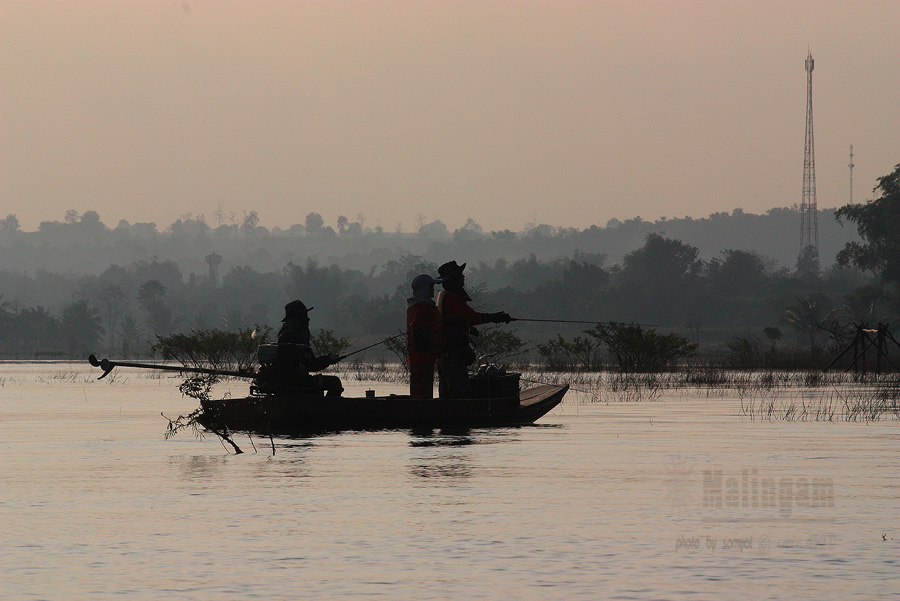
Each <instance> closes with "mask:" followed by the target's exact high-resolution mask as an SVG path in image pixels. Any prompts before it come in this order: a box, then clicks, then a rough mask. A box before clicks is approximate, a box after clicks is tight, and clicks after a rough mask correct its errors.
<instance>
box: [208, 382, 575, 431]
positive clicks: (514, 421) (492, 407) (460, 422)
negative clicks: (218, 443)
mask: <svg viewBox="0 0 900 601" xmlns="http://www.w3.org/2000/svg"><path fill="white" fill-rule="evenodd" d="M568 389H569V387H568V386H550V385H544V386H537V387H534V388H529V389H526V390H523V391H522V392H521V393H520V394H519V396H518V397H507V398H478V399H413V398H410V397H408V396H387V397H363V398H359V397H337V398H330V397H323V396H317V395H304V394H291V395H259V396H248V397H244V398H239V399H217V400H207V401H202V403H201V405H202V412H201V413H200V415H199V416H198V417H197V421H198V422H199V423H200V424H201V425H203V426H204V427H206V428H207V429H209V430H212V431H219V432H221V431H235V432H255V433H259V434H266V435H269V434H273V435H274V434H278V435H303V434H308V433H316V432H327V431H342V430H387V429H407V428H482V427H502V426H522V425H528V424H532V423H534V422H535V420H537V419H538V418H540V417H542V416H543V415H545V414H546V413H547V412H549V411H550V410H551V409H553V408H554V407H556V406H557V405H558V404H559V403H560V402H561V401H562V399H563V396H564V395H565V394H566V392H567V391H568Z"/></svg>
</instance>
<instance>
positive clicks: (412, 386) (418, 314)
mask: <svg viewBox="0 0 900 601" xmlns="http://www.w3.org/2000/svg"><path fill="white" fill-rule="evenodd" d="M440 283H441V280H439V279H435V278H433V277H431V276H430V275H428V274H427V273H421V274H419V275H417V276H416V277H415V278H413V281H412V296H411V297H409V298H408V299H406V360H407V362H408V363H409V396H411V397H413V398H418V399H433V398H434V364H435V362H436V361H437V358H438V354H439V353H440V351H441V347H442V341H443V337H444V332H443V329H444V328H443V322H442V320H441V313H440V311H438V308H437V305H436V304H435V302H434V285H435V284H440Z"/></svg>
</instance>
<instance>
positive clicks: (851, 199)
mask: <svg viewBox="0 0 900 601" xmlns="http://www.w3.org/2000/svg"><path fill="white" fill-rule="evenodd" d="M848 167H850V204H853V167H854V165H853V144H851V145H850V165H848Z"/></svg>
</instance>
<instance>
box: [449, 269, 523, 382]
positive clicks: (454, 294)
mask: <svg viewBox="0 0 900 601" xmlns="http://www.w3.org/2000/svg"><path fill="white" fill-rule="evenodd" d="M465 268H466V264H465V263H463V264H462V265H458V264H457V263H456V261H450V262H449V263H444V264H443V265H441V266H440V268H438V273H439V274H440V276H441V283H442V285H443V287H444V289H443V290H441V291H440V292H439V293H438V297H437V306H438V310H439V311H440V313H441V317H442V318H443V320H444V352H443V353H442V354H441V355H440V357H439V358H438V375H439V377H440V383H439V394H440V396H441V398H453V399H461V398H469V397H471V396H472V384H471V383H470V382H469V370H468V367H469V365H471V364H472V363H474V362H475V358H476V357H475V351H474V349H473V348H472V339H471V338H470V337H469V336H470V334H477V331H476V330H475V327H474V326H477V325H479V324H483V323H509V322H510V321H512V318H511V317H510V316H509V314H508V313H505V312H503V311H500V312H499V313H479V312H478V311H476V310H475V309H473V308H472V307H470V306H469V301H470V300H472V299H471V297H470V296H469V294H468V293H467V292H466V290H465V285H466V276H465V275H464V274H463V270H465Z"/></svg>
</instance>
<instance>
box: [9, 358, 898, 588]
mask: <svg viewBox="0 0 900 601" xmlns="http://www.w3.org/2000/svg"><path fill="white" fill-rule="evenodd" d="M114 374H115V378H114V379H113V380H112V381H111V382H107V381H100V382H97V381H96V380H93V377H94V376H96V374H90V373H89V368H87V367H86V366H85V367H82V366H81V365H68V364H42V363H34V364H2V365H0V444H2V448H3V455H2V460H0V478H2V483H3V487H2V492H0V524H2V530H0V596H2V598H4V599H60V600H68V599H72V600H76V599H78V600H83V599H113V598H116V599H118V598H122V597H123V596H125V595H128V596H129V597H131V598H140V599H167V600H171V599H204V600H206V599H211V598H215V599H285V598H305V599H341V598H344V599H363V598H364V599H392V600H393V599H413V598H415V599H454V600H458V599H680V598H685V599H686V598H690V599H722V598H740V597H743V598H752V599H816V600H827V599H835V600H838V599H896V598H898V596H900V565H898V557H900V532H898V530H897V524H898V523H900V501H898V499H900V490H898V474H900V453H898V440H900V439H898V423H897V421H892V420H885V421H879V422H873V423H859V422H849V423H848V422H840V421H836V422H784V421H751V420H749V419H746V418H742V417H741V409H740V403H739V401H738V400H737V399H735V398H729V397H725V398H721V397H718V396H715V395H707V393H706V392H701V391H695V392H690V391H688V392H684V391H678V392H677V393H671V394H664V395H663V396H662V397H661V398H660V399H659V400H655V401H645V402H636V403H615V402H613V403H587V402H586V397H585V396H583V395H580V394H578V393H577V392H570V393H569V395H567V397H566V401H565V402H564V403H563V404H562V405H561V406H560V407H559V408H557V409H556V410H554V411H553V412H552V413H550V414H549V415H547V416H546V417H544V418H542V419H541V420H540V421H539V422H538V424H537V425H536V426H534V427H527V428H509V429H496V430H473V431H470V432H468V433H465V434H459V433H456V434H444V433H441V432H438V431H435V432H431V433H421V432H409V431H391V432H350V433H343V434H334V435H328V436H319V437H312V438H305V439H284V438H281V439H279V438H276V439H274V441H270V440H269V439H267V438H254V439H252V442H251V440H250V439H248V438H247V437H246V436H242V435H238V436H237V437H236V438H235V441H236V442H237V443H238V444H239V445H240V446H241V448H242V449H243V450H244V451H245V453H244V454H241V455H234V454H232V453H230V452H229V449H226V448H225V447H224V446H223V445H222V444H221V443H220V441H218V439H217V438H216V437H215V436H207V437H204V438H202V439H198V438H195V437H194V436H193V435H191V433H189V432H188V433H182V434H180V435H179V436H177V437H176V438H174V439H172V440H165V439H164V436H163V434H164V432H165V427H166V425H167V423H168V422H167V421H166V419H165V418H164V417H162V416H161V415H160V413H164V414H165V415H166V416H168V417H175V416H177V415H179V414H184V413H188V412H190V411H191V410H193V409H194V408H195V407H196V402H195V401H193V400H192V399H189V398H182V397H180V395H179V393H178V391H177V390H176V385H177V382H178V380H177V379H173V378H170V377H168V376H164V377H161V378H160V377H155V376H154V377H149V376H148V375H147V374H146V373H143V374H136V373H135V372H126V371H125V370H121V369H120V370H118V371H117V372H114ZM111 377H112V376H111ZM228 387H230V389H231V390H230V392H231V394H235V395H237V394H244V393H245V390H244V387H243V384H241V383H233V384H230V385H229V386H228ZM345 387H347V388H348V392H349V393H361V391H362V390H364V389H366V388H369V387H374V388H375V389H376V390H377V391H378V392H379V393H389V392H402V387H400V386H396V385H386V384H383V383H371V382H353V381H345ZM223 392H227V391H223ZM273 442H274V448H275V453H274V455H273V453H272V443H273Z"/></svg>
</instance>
